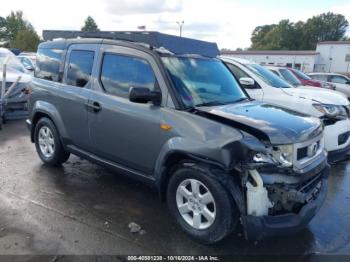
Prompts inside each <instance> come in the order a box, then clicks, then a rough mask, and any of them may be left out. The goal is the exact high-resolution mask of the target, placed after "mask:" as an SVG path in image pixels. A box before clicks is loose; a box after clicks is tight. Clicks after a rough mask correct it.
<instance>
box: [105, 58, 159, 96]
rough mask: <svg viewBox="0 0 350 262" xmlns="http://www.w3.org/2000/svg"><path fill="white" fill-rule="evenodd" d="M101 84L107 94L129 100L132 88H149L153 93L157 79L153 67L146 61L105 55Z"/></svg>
mask: <svg viewBox="0 0 350 262" xmlns="http://www.w3.org/2000/svg"><path fill="white" fill-rule="evenodd" d="M101 83H102V85H103V88H104V89H105V91H106V92H107V93H109V94H112V95H116V96H119V97H124V98H128V97H129V89H130V87H147V88H149V89H150V90H151V91H153V90H154V88H155V85H156V78H155V75H154V72H153V70H152V67H151V66H150V64H149V63H148V62H147V61H146V60H144V59H141V58H136V57H130V56H123V55H115V54H105V55H104V58H103V63H102V70H101Z"/></svg>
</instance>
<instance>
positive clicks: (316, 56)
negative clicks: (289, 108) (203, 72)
mask: <svg viewBox="0 0 350 262" xmlns="http://www.w3.org/2000/svg"><path fill="white" fill-rule="evenodd" d="M221 54H222V55H227V56H234V57H238V58H244V59H248V60H251V61H254V62H256V63H259V64H262V65H265V64H266V65H276V66H287V67H292V68H296V69H300V70H302V71H304V72H307V73H308V72H338V73H350V41H326V42H320V43H318V44H317V48H316V51H223V52H221Z"/></svg>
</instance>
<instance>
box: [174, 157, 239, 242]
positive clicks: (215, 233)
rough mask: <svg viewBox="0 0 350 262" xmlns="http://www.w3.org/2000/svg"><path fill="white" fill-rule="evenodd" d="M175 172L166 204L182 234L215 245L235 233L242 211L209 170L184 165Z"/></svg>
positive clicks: (199, 166) (192, 165)
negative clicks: (240, 211) (182, 231)
mask: <svg viewBox="0 0 350 262" xmlns="http://www.w3.org/2000/svg"><path fill="white" fill-rule="evenodd" d="M174 170H175V171H174V172H173V173H172V175H171V178H170V181H169V184H168V189H167V202H168V207H169V210H170V212H171V213H172V215H173V216H174V217H175V220H176V222H177V223H178V225H179V226H180V227H181V228H182V230H184V231H185V232H186V233H187V234H189V235H190V236H191V237H193V238H194V239H196V240H197V241H199V242H201V243H204V244H214V243H216V242H218V241H220V240H222V239H223V238H224V237H226V236H227V235H229V234H230V233H232V231H233V230H234V229H235V227H236V225H237V223H238V221H239V211H238V209H237V208H236V205H235V203H234V202H233V200H232V198H231V197H230V195H229V193H228V192H227V191H226V189H225V188H224V187H223V186H222V185H221V183H220V182H219V181H218V180H217V179H216V178H215V175H213V174H212V173H211V170H210V168H208V167H207V166H205V165H200V164H197V163H181V164H179V165H177V166H176V167H175V168H174Z"/></svg>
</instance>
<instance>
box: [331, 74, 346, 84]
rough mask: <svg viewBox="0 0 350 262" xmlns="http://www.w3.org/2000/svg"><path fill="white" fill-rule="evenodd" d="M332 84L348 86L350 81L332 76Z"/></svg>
mask: <svg viewBox="0 0 350 262" xmlns="http://www.w3.org/2000/svg"><path fill="white" fill-rule="evenodd" d="M331 82H333V83H337V84H347V82H348V80H347V79H346V78H345V77H343V76H337V75H335V76H331Z"/></svg>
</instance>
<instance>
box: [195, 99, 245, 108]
mask: <svg viewBox="0 0 350 262" xmlns="http://www.w3.org/2000/svg"><path fill="white" fill-rule="evenodd" d="M246 100H250V99H249V98H248V97H243V98H240V99H237V100H234V101H227V102H220V101H210V102H205V103H201V104H198V105H195V107H201V106H223V105H228V104H234V103H239V102H242V101H246Z"/></svg>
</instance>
